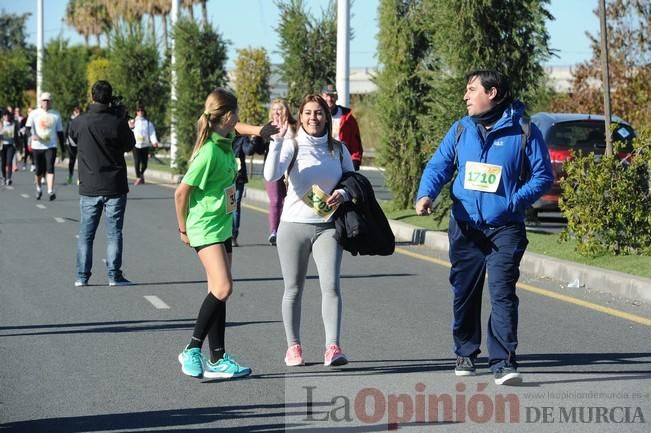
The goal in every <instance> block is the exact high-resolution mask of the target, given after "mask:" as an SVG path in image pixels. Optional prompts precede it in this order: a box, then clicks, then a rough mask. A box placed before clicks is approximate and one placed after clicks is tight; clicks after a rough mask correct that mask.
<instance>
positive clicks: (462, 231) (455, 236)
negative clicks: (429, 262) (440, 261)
mask: <svg viewBox="0 0 651 433" xmlns="http://www.w3.org/2000/svg"><path fill="white" fill-rule="evenodd" d="M448 238H449V241H450V263H451V264H452V268H451V269H450V283H451V284H452V290H453V292H454V301H453V311H454V320H453V323H452V336H453V338H454V352H455V353H456V354H457V355H458V356H468V357H476V356H477V355H478V354H479V352H480V350H479V345H480V343H481V305H482V291H483V288H484V280H485V277H486V274H487V273H488V290H489V293H490V302H491V312H490V316H489V318H488V333H487V334H488V335H487V347H488V364H489V366H490V368H491V370H493V371H495V370H496V369H498V368H499V367H502V366H504V364H511V365H513V366H517V364H516V359H515V350H516V348H517V346H518V302H519V301H518V297H517V295H516V294H515V285H516V283H517V281H518V278H519V277H520V260H521V259H522V256H523V254H524V250H525V249H526V247H527V244H528V241H527V233H526V231H525V227H524V224H511V225H505V226H501V227H485V228H477V227H476V226H474V225H472V224H470V223H465V222H461V221H456V220H455V219H454V217H451V218H450V225H449V229H448Z"/></svg>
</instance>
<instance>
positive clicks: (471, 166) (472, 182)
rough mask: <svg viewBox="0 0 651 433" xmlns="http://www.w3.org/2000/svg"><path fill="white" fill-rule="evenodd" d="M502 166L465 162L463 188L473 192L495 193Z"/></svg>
mask: <svg viewBox="0 0 651 433" xmlns="http://www.w3.org/2000/svg"><path fill="white" fill-rule="evenodd" d="M501 177H502V166H500V165H493V164H484V163H481V162H472V161H467V162H466V176H465V178H464V180H463V187H464V188H465V189H471V190H474V191H482V192H495V191H497V187H498V186H499V185H500V179H501Z"/></svg>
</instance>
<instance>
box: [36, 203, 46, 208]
mask: <svg viewBox="0 0 651 433" xmlns="http://www.w3.org/2000/svg"><path fill="white" fill-rule="evenodd" d="M36 207H37V208H39V209H47V206H45V205H44V204H37V205H36Z"/></svg>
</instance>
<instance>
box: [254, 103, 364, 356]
mask: <svg viewBox="0 0 651 433" xmlns="http://www.w3.org/2000/svg"><path fill="white" fill-rule="evenodd" d="M299 123H300V127H299V129H298V131H297V134H296V137H295V138H285V134H286V133H287V128H288V125H287V124H286V123H285V124H283V125H280V132H279V133H278V134H277V135H275V136H273V140H272V142H271V143H270V145H269V154H268V155H267V160H266V161H265V166H264V177H265V180H267V181H273V180H276V179H279V178H280V177H282V176H283V174H285V172H286V171H287V172H288V173H287V174H288V179H289V183H288V188H287V196H286V197H285V203H284V205H283V212H282V215H281V217H280V226H279V227H278V238H277V245H278V257H279V259H280V267H281V271H282V274H283V281H284V284H285V292H284V294H283V301H282V314H283V323H284V326H285V334H286V336H287V346H288V349H287V353H286V355H285V364H287V365H288V366H297V365H304V363H305V362H304V359H303V350H302V346H301V340H300V319H301V296H302V293H303V288H304V286H305V276H306V273H307V266H308V260H309V258H310V254H312V255H313V256H314V262H315V264H316V267H317V271H318V273H319V283H320V285H321V314H322V317H323V325H324V328H325V348H326V350H325V354H324V365H326V366H330V365H343V364H346V363H347V362H348V361H347V359H346V356H345V355H344V353H343V352H342V350H341V347H340V343H339V337H340V328H341V314H342V300H341V290H340V283H339V280H340V269H341V256H342V247H341V245H340V244H339V243H338V242H337V241H336V240H335V239H334V237H333V235H334V232H335V228H334V223H333V222H332V221H330V217H331V216H332V211H333V209H336V208H337V207H338V206H339V205H340V204H341V203H343V202H344V201H347V200H349V199H350V198H349V197H348V194H347V193H346V192H345V191H344V190H334V191H333V189H334V187H335V185H337V183H338V182H339V179H341V176H342V174H343V173H345V172H348V171H354V167H353V162H352V160H351V158H350V153H349V152H348V149H346V146H343V145H342V143H341V142H339V141H337V140H335V139H334V138H333V137H332V117H331V115H330V110H329V109H328V104H327V103H326V102H325V101H324V100H323V98H321V97H320V96H318V95H310V96H306V97H305V98H304V99H303V102H302V104H301V106H300V109H299Z"/></svg>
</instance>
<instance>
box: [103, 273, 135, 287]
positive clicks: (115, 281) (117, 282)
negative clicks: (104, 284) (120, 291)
mask: <svg viewBox="0 0 651 433" xmlns="http://www.w3.org/2000/svg"><path fill="white" fill-rule="evenodd" d="M108 285H109V286H112V287H115V286H132V285H133V283H132V282H131V281H129V280H127V279H126V278H124V277H123V276H122V275H120V276H119V277H115V278H109V284H108Z"/></svg>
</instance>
